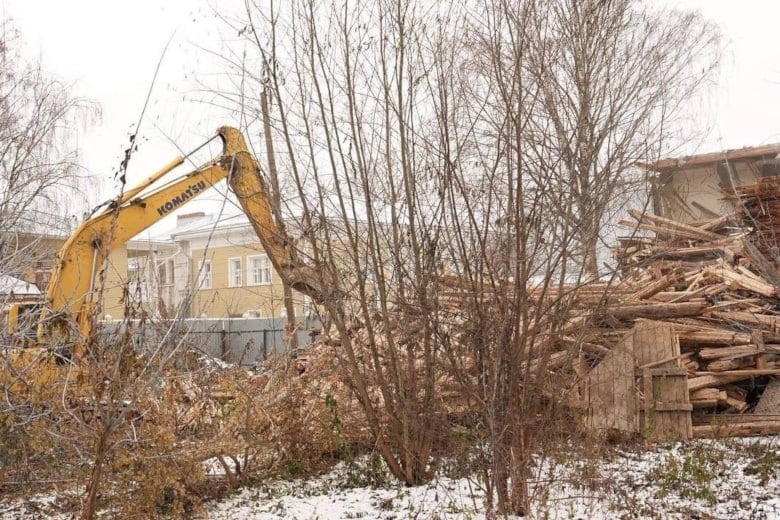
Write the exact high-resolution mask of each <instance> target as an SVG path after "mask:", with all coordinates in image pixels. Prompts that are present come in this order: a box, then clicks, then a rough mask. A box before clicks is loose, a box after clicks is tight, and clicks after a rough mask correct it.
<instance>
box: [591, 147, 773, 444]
mask: <svg viewBox="0 0 780 520" xmlns="http://www.w3.org/2000/svg"><path fill="white" fill-rule="evenodd" d="M778 153H780V144H775V145H768V146H761V147H754V148H742V149H738V150H729V151H725V152H718V153H708V154H702V155H696V156H691V157H685V158H681V159H666V160H661V161H658V162H656V163H654V164H649V165H645V167H646V168H647V169H648V170H649V171H650V172H651V173H653V174H654V175H655V178H654V188H655V189H654V199H653V205H654V213H655V214H642V213H640V212H637V211H633V212H630V213H631V217H632V219H633V220H631V221H624V222H623V223H622V224H623V226H624V227H626V228H628V229H630V230H631V229H633V230H637V229H638V230H641V232H638V233H635V234H634V235H633V236H632V237H629V238H624V239H622V240H621V243H620V246H619V247H617V248H616V250H615V252H614V254H615V257H616V259H617V260H618V261H619V264H620V265H621V266H622V267H621V270H622V277H621V282H620V283H619V285H618V286H617V287H616V288H615V289H614V290H611V291H610V300H611V302H610V306H615V308H620V306H622V307H623V308H624V309H627V308H632V309H634V310H633V312H634V316H633V317H634V318H636V319H631V320H625V319H623V320H622V326H624V327H625V328H626V329H627V330H626V331H625V333H624V334H623V335H622V336H621V337H620V338H619V339H618V340H616V341H615V342H614V345H613V346H612V348H611V350H610V352H609V353H608V354H607V355H606V356H605V357H604V359H603V360H602V361H601V363H599V364H598V365H596V366H595V368H594V369H593V370H592V371H591V373H590V374H589V376H588V383H589V384H588V399H589V401H588V403H589V405H588V410H589V414H588V420H589V424H590V426H591V427H593V428H595V429H611V430H620V431H624V432H641V433H643V434H645V435H647V436H649V437H651V438H670V437H671V438H679V439H686V438H690V437H710V436H730V435H761V434H777V433H780V415H778V414H780V363H778V354H780V300H778V288H779V287H780V269H778V266H779V265H780V262H778V260H780V254H778V247H777V243H778V240H777V234H778V229H780V176H778V174H780V168H778V165H780V162H779V161H778V158H777V157H778ZM648 232H649V236H648V234H647V233H648ZM640 235H641V236H640ZM607 314H609V312H607ZM641 318H651V320H647V319H641ZM619 326H620V325H619ZM594 339H595V338H594Z"/></svg>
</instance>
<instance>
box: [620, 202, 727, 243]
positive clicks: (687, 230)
mask: <svg viewBox="0 0 780 520" xmlns="http://www.w3.org/2000/svg"><path fill="white" fill-rule="evenodd" d="M628 214H629V215H631V216H632V217H634V218H635V219H636V220H637V221H639V222H642V221H643V220H647V221H650V222H653V223H655V224H657V225H660V226H663V227H665V228H667V229H671V230H673V231H676V232H679V233H682V234H685V235H687V236H689V237H691V238H696V239H699V240H703V241H705V242H709V241H713V240H720V239H721V238H723V237H722V236H721V235H719V234H717V233H713V232H712V231H707V230H706V229H702V228H697V227H695V226H689V225H688V224H683V223H682V222H677V221H675V220H672V219H668V218H665V217H661V216H658V215H653V214H651V213H642V212H641V211H637V210H635V209H629V210H628Z"/></svg>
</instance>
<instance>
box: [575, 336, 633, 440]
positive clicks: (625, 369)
mask: <svg viewBox="0 0 780 520" xmlns="http://www.w3.org/2000/svg"><path fill="white" fill-rule="evenodd" d="M634 364H635V362H634V338H633V335H632V334H626V335H625V336H624V337H623V339H622V341H621V342H620V343H618V344H617V346H616V347H615V348H614V349H613V350H611V351H610V352H609V353H608V354H607V355H606V356H605V357H604V359H603V360H602V361H601V363H599V364H598V365H597V366H596V367H595V368H593V370H591V371H590V373H589V374H588V384H587V402H588V426H589V427H590V428H591V429H594V430H605V431H609V430H616V431H620V432H625V433H636V432H638V431H639V415H638V413H637V401H636V390H635V388H634V375H633V373H634Z"/></svg>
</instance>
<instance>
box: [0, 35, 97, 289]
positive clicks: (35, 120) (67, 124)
mask: <svg viewBox="0 0 780 520" xmlns="http://www.w3.org/2000/svg"><path fill="white" fill-rule="evenodd" d="M20 44H21V38H20V36H19V35H18V34H17V32H16V31H15V30H14V28H13V26H12V24H11V23H10V22H8V21H5V22H4V23H3V25H2V35H1V36H0V69H2V75H3V81H2V82H0V122H2V124H0V258H2V259H3V260H2V262H1V263H0V272H2V273H14V274H20V273H19V271H20V269H22V268H24V267H29V264H30V263H31V262H30V253H31V249H33V247H32V246H31V244H30V240H29V239H28V240H25V239H24V237H23V236H22V235H23V234H25V233H26V234H41V233H45V234H52V230H54V234H56V233H57V231H58V230H59V232H60V233H68V232H69V231H70V221H69V219H68V218H67V217H68V213H69V211H73V210H80V208H77V207H69V205H70V204H72V202H73V200H74V198H73V197H74V195H76V194H78V193H79V188H81V187H83V183H84V182H85V181H86V178H87V177H86V175H85V174H84V172H83V170H82V168H81V167H80V166H79V164H78V162H77V159H78V158H77V153H76V151H75V150H76V149H75V146H74V138H75V135H76V132H77V130H78V125H79V124H80V123H82V122H89V121H90V119H91V118H94V117H95V116H97V115H98V113H99V112H98V108H97V106H96V105H95V104H93V103H91V102H89V101H87V100H84V99H80V98H75V97H73V96H72V95H71V93H70V91H69V88H68V87H67V86H66V85H65V84H63V83H62V82H60V81H59V80H57V79H55V78H52V77H51V76H50V75H48V74H47V73H46V71H45V70H43V68H42V66H41V64H40V63H28V62H26V61H25V60H24V59H23V58H22V57H21V52H20Z"/></svg>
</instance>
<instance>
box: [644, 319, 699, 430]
mask: <svg viewBox="0 0 780 520" xmlns="http://www.w3.org/2000/svg"><path fill="white" fill-rule="evenodd" d="M674 332H675V331H674V325H673V324H671V323H667V322H659V321H650V320H638V321H637V322H636V323H635V324H634V356H635V358H636V361H637V364H638V365H639V366H641V367H643V368H642V369H641V370H640V374H641V379H642V382H641V384H642V394H643V397H644V402H643V406H642V413H641V414H640V430H641V431H642V432H643V434H644V435H646V436H647V437H649V438H651V439H688V438H690V436H691V424H692V423H691V413H690V412H691V410H692V409H693V406H692V405H691V404H690V398H689V393H688V386H687V374H688V372H687V370H685V369H683V368H681V367H680V358H681V356H680V344H679V342H678V341H677V336H676V335H675V333H674ZM651 366H652V368H650V367H651Z"/></svg>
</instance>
